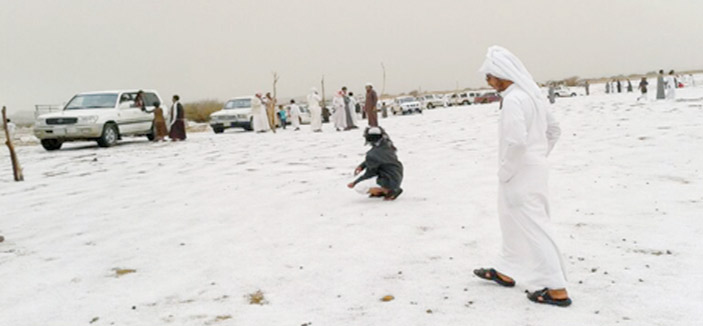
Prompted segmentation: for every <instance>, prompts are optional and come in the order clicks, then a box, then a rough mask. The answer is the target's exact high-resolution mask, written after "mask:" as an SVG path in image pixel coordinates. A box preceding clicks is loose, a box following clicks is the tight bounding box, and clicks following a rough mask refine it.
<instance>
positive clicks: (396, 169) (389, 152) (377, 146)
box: [347, 127, 403, 200]
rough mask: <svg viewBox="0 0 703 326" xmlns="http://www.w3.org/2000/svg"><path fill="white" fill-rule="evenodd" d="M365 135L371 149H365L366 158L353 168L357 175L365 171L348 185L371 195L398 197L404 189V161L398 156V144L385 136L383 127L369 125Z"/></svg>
mask: <svg viewBox="0 0 703 326" xmlns="http://www.w3.org/2000/svg"><path fill="white" fill-rule="evenodd" d="M364 139H365V140H366V144H367V145H371V149H370V150H369V151H368V152H366V159H365V160H364V162H362V163H361V164H359V166H357V167H356V169H355V170H354V175H355V176H357V175H359V174H360V173H361V172H362V171H364V174H362V175H361V176H359V177H358V178H357V179H356V180H354V181H352V182H350V183H349V184H347V187H349V188H352V189H354V190H356V191H357V192H358V193H360V194H362V195H368V196H369V197H381V198H384V199H385V200H395V199H396V198H398V196H400V194H401V193H403V189H402V188H400V184H401V183H402V182H403V164H402V163H400V161H399V160H398V156H397V154H396V148H395V146H393V143H392V142H391V141H390V138H388V137H386V136H385V132H384V131H383V129H381V128H380V127H367V128H366V130H365V131H364Z"/></svg>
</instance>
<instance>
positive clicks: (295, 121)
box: [290, 103, 300, 129]
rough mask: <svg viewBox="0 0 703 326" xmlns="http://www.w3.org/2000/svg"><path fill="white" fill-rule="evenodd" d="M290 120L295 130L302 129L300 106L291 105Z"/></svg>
mask: <svg viewBox="0 0 703 326" xmlns="http://www.w3.org/2000/svg"><path fill="white" fill-rule="evenodd" d="M290 119H291V125H293V128H295V129H298V128H300V107H299V106H298V104H295V103H293V104H291V105H290Z"/></svg>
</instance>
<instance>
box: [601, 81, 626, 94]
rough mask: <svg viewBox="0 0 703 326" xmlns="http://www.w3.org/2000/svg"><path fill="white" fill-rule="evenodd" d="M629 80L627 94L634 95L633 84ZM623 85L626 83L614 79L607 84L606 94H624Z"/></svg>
mask: <svg viewBox="0 0 703 326" xmlns="http://www.w3.org/2000/svg"><path fill="white" fill-rule="evenodd" d="M626 80H627V92H628V93H632V91H633V89H632V82H631V81H630V80H629V79H626ZM623 84H624V82H623V81H621V80H620V79H613V80H611V81H609V82H606V83H605V93H606V94H610V93H613V94H615V93H622V92H623Z"/></svg>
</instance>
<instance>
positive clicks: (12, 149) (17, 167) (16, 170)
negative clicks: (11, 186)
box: [2, 106, 24, 181]
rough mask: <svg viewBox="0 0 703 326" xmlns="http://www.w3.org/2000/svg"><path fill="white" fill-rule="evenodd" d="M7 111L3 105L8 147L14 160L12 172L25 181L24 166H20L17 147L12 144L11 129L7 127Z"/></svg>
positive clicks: (3, 120) (3, 122) (3, 123)
mask: <svg viewBox="0 0 703 326" xmlns="http://www.w3.org/2000/svg"><path fill="white" fill-rule="evenodd" d="M5 111H7V110H6V109H5V107H4V106H3V107H2V127H3V128H4V129H5V137H6V141H5V144H7V148H8V149H9V150H10V160H11V161H12V172H13V173H14V176H15V181H24V176H23V175H22V167H20V161H19V160H18V159H17V154H16V153H15V147H14V146H12V138H10V130H9V129H8V128H7V115H6V113H5Z"/></svg>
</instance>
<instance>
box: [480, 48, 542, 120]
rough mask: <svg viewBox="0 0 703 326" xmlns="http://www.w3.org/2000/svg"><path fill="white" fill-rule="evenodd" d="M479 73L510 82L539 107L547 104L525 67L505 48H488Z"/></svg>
mask: <svg viewBox="0 0 703 326" xmlns="http://www.w3.org/2000/svg"><path fill="white" fill-rule="evenodd" d="M478 71H479V72H481V73H482V74H484V75H488V74H490V75H493V76H494V77H498V78H500V79H505V80H509V81H511V82H513V83H514V84H515V85H516V86H517V87H519V88H521V89H522V90H523V91H525V92H526V93H527V94H528V95H530V97H532V99H533V100H534V101H535V104H537V105H538V106H540V105H541V104H543V103H544V104H546V102H545V101H544V99H543V96H542V92H541V91H540V89H539V86H537V83H536V82H535V80H534V79H533V78H532V75H531V74H530V72H529V71H527V68H525V65H523V64H522V62H521V61H520V59H518V58H517V57H516V56H515V55H514V54H512V53H510V51H508V50H507V49H505V48H503V47H500V46H492V47H490V48H488V53H486V61H484V62H483V65H482V66H481V69H479V70H478Z"/></svg>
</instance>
